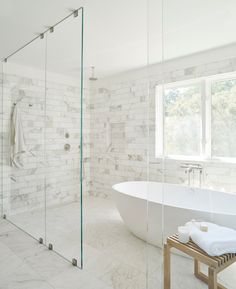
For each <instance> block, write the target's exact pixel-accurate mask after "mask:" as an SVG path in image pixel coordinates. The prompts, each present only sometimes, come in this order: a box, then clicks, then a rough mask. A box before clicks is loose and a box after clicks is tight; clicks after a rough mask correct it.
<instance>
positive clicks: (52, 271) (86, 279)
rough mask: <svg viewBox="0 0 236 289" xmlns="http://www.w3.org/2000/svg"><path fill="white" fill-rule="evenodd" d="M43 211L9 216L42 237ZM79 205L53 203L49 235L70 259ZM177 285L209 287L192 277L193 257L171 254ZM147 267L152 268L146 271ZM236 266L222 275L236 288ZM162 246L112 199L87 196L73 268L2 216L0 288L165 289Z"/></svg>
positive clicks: (198, 288)
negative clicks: (134, 228)
mask: <svg viewBox="0 0 236 289" xmlns="http://www.w3.org/2000/svg"><path fill="white" fill-rule="evenodd" d="M42 215H43V213H42V212H33V213H32V212H31V213H27V214H20V215H17V216H11V217H10V220H11V221H12V222H13V221H14V222H15V223H17V225H18V226H20V227H22V228H24V229H26V230H28V231H29V232H30V233H31V234H33V235H34V236H36V237H38V236H39V235H40V234H41V233H43V222H42V220H41V217H42ZM79 221H80V211H79V204H78V203H72V204H68V205H65V206H58V207H54V208H50V209H49V210H48V212H47V223H48V224H47V231H49V230H50V231H49V232H47V239H49V241H50V242H52V243H53V245H54V249H55V250H56V251H58V252H59V253H60V254H62V255H63V256H65V257H67V258H68V259H69V260H71V258H72V257H74V256H76V257H77V258H78V260H79V258H80V253H79V252H80V224H79ZM172 261H173V262H172V283H173V286H172V288H173V289H204V288H207V286H206V285H205V284H203V283H202V282H201V281H199V280H196V279H195V277H194V276H193V262H192V260H190V259H187V258H185V257H182V256H178V255H173V256H172ZM147 269H148V270H147ZM235 273H236V266H231V267H230V268H229V269H227V270H225V271H224V274H222V275H221V276H220V277H221V278H220V279H221V280H222V283H223V284H224V285H227V286H228V287H227V288H228V289H235V288H236V286H235V284H236V276H235V275H236V274H235ZM161 276H162V251H161V250H160V249H158V248H156V247H153V246H150V245H147V244H146V243H145V242H143V241H142V240H140V239H138V238H136V237H135V236H133V235H132V234H131V233H130V232H129V231H128V230H127V229H126V227H125V225H124V224H123V222H122V220H121V218H120V216H119V214H118V212H117V210H116V208H115V206H114V204H113V203H112V201H110V200H107V199H101V198H94V197H86V198H85V200H84V269H83V270H82V271H81V270H80V269H78V268H76V267H73V266H72V265H71V264H70V263H69V262H67V261H65V259H63V258H61V257H60V256H58V255H57V254H55V253H54V252H52V251H49V250H48V249H47V248H46V247H45V246H43V245H40V244H39V243H38V242H37V241H36V240H34V239H32V238H31V237H30V236H28V235H27V234H25V233H24V232H22V231H21V230H19V229H17V228H16V227H15V226H13V225H12V224H9V223H8V222H7V221H5V220H1V221H0V289H28V288H30V289H48V288H56V289H74V288H75V289H76V288H78V289H102V288H103V289H154V288H155V289H161V288H163V284H162V277H161Z"/></svg>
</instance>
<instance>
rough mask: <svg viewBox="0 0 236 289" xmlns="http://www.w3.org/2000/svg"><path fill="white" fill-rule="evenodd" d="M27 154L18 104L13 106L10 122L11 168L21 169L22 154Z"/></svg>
mask: <svg viewBox="0 0 236 289" xmlns="http://www.w3.org/2000/svg"><path fill="white" fill-rule="evenodd" d="M26 152H27V146H26V143H25V136H24V130H23V125H22V119H21V112H20V108H19V104H16V105H14V109H13V113H12V120H11V166H12V167H15V168H22V167H23V164H22V162H21V156H22V154H24V153H26Z"/></svg>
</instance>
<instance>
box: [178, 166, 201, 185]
mask: <svg viewBox="0 0 236 289" xmlns="http://www.w3.org/2000/svg"><path fill="white" fill-rule="evenodd" d="M180 167H181V168H182V169H185V174H187V178H188V186H190V185H191V181H190V179H191V176H192V177H193V181H194V175H195V172H196V171H198V172H199V187H200V188H201V186H202V174H203V167H202V165H201V164H196V163H182V164H181V165H180Z"/></svg>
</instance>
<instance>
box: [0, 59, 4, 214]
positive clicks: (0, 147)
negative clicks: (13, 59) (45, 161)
mask: <svg viewBox="0 0 236 289" xmlns="http://www.w3.org/2000/svg"><path fill="white" fill-rule="evenodd" d="M2 70H3V64H2V62H1V65H0V83H1V86H0V152H1V156H0V158H1V161H0V216H1V217H2V214H3V135H4V133H3V71H2Z"/></svg>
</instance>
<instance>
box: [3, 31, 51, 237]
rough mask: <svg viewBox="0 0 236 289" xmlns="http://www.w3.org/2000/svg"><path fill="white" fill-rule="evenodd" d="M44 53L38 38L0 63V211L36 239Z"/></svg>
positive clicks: (41, 223) (41, 207)
mask: <svg viewBox="0 0 236 289" xmlns="http://www.w3.org/2000/svg"><path fill="white" fill-rule="evenodd" d="M45 55H46V41H45V38H43V37H38V38H36V39H34V40H33V41H31V42H30V43H28V44H27V45H26V46H24V47H23V48H22V49H20V50H19V51H17V52H15V53H14V54H12V55H11V56H9V57H8V58H7V59H6V60H5V62H3V77H4V79H3V101H2V104H3V106H2V108H3V126H2V134H3V154H2V162H3V189H4V192H3V209H4V211H3V213H4V215H5V217H6V219H7V220H8V221H10V222H12V223H13V224H15V225H16V226H18V227H19V228H20V229H22V230H24V231H25V232H27V233H28V234H30V235H31V236H33V237H34V238H36V239H38V240H39V239H40V238H42V239H44V235H45V191H44V186H45V179H44V115H45V106H44V103H45Z"/></svg>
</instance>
